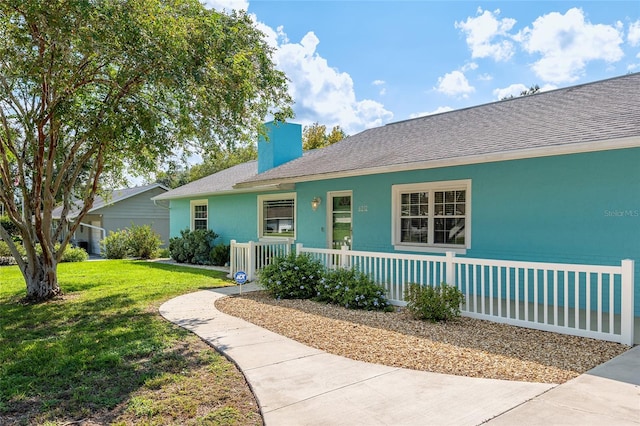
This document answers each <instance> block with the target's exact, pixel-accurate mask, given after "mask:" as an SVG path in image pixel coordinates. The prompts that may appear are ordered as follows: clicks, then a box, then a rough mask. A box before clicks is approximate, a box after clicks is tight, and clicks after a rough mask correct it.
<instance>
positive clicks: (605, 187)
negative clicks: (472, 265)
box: [155, 73, 640, 317]
mask: <svg viewBox="0 0 640 426" xmlns="http://www.w3.org/2000/svg"><path fill="white" fill-rule="evenodd" d="M269 130H270V134H271V135H270V136H271V137H270V141H269V142H265V141H264V140H260V141H259V143H258V148H259V153H258V161H257V162H250V163H246V164H242V165H239V166H236V167H233V168H231V169H228V170H225V171H222V172H220V173H217V174H214V175H212V176H209V177H206V178H204V179H201V180H199V181H195V182H192V183H190V184H188V185H185V186H183V187H180V188H177V189H174V190H171V191H168V192H166V193H163V194H161V195H158V196H156V197H155V199H156V200H170V206H171V210H170V216H171V226H170V233H171V235H172V236H175V235H178V233H179V231H180V230H182V229H185V228H191V229H195V228H198V227H207V228H209V229H213V230H214V231H215V232H216V233H218V234H220V235H221V238H222V239H223V240H224V241H225V242H228V241H229V240H231V239H235V240H238V241H250V240H254V241H255V240H258V239H269V238H272V237H280V236H288V237H292V238H293V239H294V240H295V241H296V242H299V243H303V244H304V246H306V247H317V248H332V247H338V246H341V245H344V244H346V245H348V246H350V247H351V248H352V249H353V250H359V251H374V252H390V253H423V254H442V253H444V252H445V251H453V252H455V253H456V255H457V256H467V257H473V258H484V259H505V260H523V261H534V262H563V263H588V264H604V265H619V264H620V261H621V260H622V259H632V260H634V261H635V280H634V283H635V285H634V293H635V302H634V303H635V305H634V312H635V316H636V317H640V74H637V73H636V74H629V75H625V76H621V77H617V78H612V79H609V80H604V81H599V82H595V83H590V84H584V85H580V86H575V87H569V88H564V89H558V90H554V91H549V92H544V93H539V94H535V95H530V96H523V97H519V98H514V99H509V100H504V101H499V102H494V103H491V104H486V105H480V106H476V107H471V108H465V109H462V110H457V111H450V112H445V113H441V114H436V115H430V116H425V117H420V118H415V119H411V120H406V121H401V122H397V123H391V124H388V125H385V126H382V127H377V128H373V129H369V130H365V131H363V132H361V133H359V134H356V135H354V136H350V137H348V138H346V139H345V140H343V141H341V142H339V143H336V144H334V145H331V146H329V147H326V148H323V149H318V150H315V151H311V152H308V153H306V154H305V155H304V156H302V152H301V148H300V147H301V141H300V135H301V130H300V126H298V125H292V124H287V125H280V126H274V125H273V124H270V125H269ZM294 135H295V136H294ZM292 157H293V158H292Z"/></svg>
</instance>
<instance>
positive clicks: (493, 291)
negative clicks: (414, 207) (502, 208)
mask: <svg viewBox="0 0 640 426" xmlns="http://www.w3.org/2000/svg"><path fill="white" fill-rule="evenodd" d="M251 244H252V245H253V246H252V247H254V248H253V249H251V248H250V245H251ZM284 245H287V242H284V241H281V242H279V243H275V244H274V243H273V242H265V243H262V242H261V243H246V244H237V243H235V247H236V249H234V248H233V247H234V242H232V250H231V255H232V263H231V265H232V268H231V273H232V274H233V273H235V271H237V270H244V271H245V272H247V273H248V274H249V273H251V276H250V278H249V279H254V278H255V272H256V270H259V269H260V268H261V267H262V266H264V265H266V264H268V260H269V258H270V256H273V255H277V254H276V253H283V254H288V253H289V251H288V250H290V248H289V249H285V248H284ZM272 246H273V248H267V247H272ZM257 247H261V248H260V249H258V248H257ZM289 247H290V246H289ZM278 250H280V251H279V252H278ZM296 252H297V253H307V254H309V255H310V256H312V257H313V258H315V259H317V260H319V261H320V262H321V263H322V264H323V265H325V266H326V267H328V268H336V267H354V268H357V269H358V270H359V271H361V272H363V273H365V274H367V275H368V276H370V277H371V278H372V279H373V280H374V281H375V282H377V283H379V284H381V285H382V286H384V287H385V289H386V291H387V297H388V299H389V301H390V302H391V303H393V304H396V305H404V304H406V302H405V301H404V294H405V289H406V286H407V285H408V284H409V283H417V284H420V285H430V286H433V285H437V284H440V283H442V282H446V283H448V284H451V285H455V286H456V287H457V288H458V289H460V291H462V293H463V294H464V295H465V303H464V304H463V305H462V306H461V311H462V315H464V316H468V317H472V318H480V319H485V320H489V321H494V322H501V323H507V324H512V325H518V326H522V327H528V328H534V329H539V330H545V331H553V332H557V333H563V334H570V335H575V336H582V337H591V338H595V339H601V340H608V341H613V342H619V343H624V344H627V345H632V344H633V338H634V330H633V327H634V317H633V297H634V291H633V286H634V262H633V261H632V260H623V261H622V262H621V264H620V266H597V265H574V264H561V263H540V262H519V261H508V260H490V259H474V258H466V257H456V256H455V254H454V253H452V252H448V253H447V254H446V255H445V256H427V255H415V254H399V253H378V252H364V251H352V250H348V247H346V246H345V247H343V249H342V250H332V249H315V248H307V247H304V246H302V244H297V245H296ZM243 253H244V254H243ZM247 253H248V254H247ZM251 253H256V255H255V256H256V257H255V258H254V259H255V261H254V262H253V263H251V262H252V261H251V259H249V257H250V254H251ZM258 253H270V254H271V253H273V254H271V255H270V256H266V257H264V256H263V257H262V258H261V259H259V260H258V258H257V257H258ZM234 257H236V258H238V259H239V260H237V261H236V265H240V263H239V262H241V261H243V260H242V259H246V260H244V261H245V262H249V263H245V264H243V265H248V266H251V265H255V269H251V268H249V267H246V266H245V267H244V269H242V268H240V269H237V268H234V260H233V259H234Z"/></svg>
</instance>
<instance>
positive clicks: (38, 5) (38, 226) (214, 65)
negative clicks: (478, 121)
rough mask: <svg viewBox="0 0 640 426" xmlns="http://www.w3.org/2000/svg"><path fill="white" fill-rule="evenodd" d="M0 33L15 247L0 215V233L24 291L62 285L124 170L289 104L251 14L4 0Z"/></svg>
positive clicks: (185, 1) (0, 138) (221, 138)
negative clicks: (100, 196)
mask: <svg viewBox="0 0 640 426" xmlns="http://www.w3.org/2000/svg"><path fill="white" fill-rule="evenodd" d="M0 40H1V43H0V58H1V59H0V181H1V182H0V183H1V184H0V202H1V203H3V204H4V205H5V207H6V212H7V214H8V216H9V218H10V220H11V221H12V222H13V223H14V224H15V225H16V226H17V228H18V229H19V234H20V239H21V240H22V243H23V244H24V247H25V249H26V252H27V259H26V260H23V259H21V258H20V256H19V254H18V251H17V249H16V243H14V242H13V241H12V240H11V238H9V235H8V233H7V232H6V230H5V229H4V228H3V227H2V226H0V238H2V239H4V240H7V241H8V243H9V246H10V249H11V251H12V253H13V254H14V256H15V257H16V259H17V261H18V265H19V267H20V270H21V271H22V273H23V275H24V278H25V281H26V285H27V298H28V299H31V300H42V299H47V298H50V297H53V296H55V295H57V294H59V293H60V288H59V285H58V282H57V262H58V261H59V260H60V258H61V256H62V251H63V250H64V248H65V247H66V245H67V244H68V243H69V241H70V239H71V237H72V234H73V233H74V231H75V230H76V229H77V228H78V227H79V224H80V221H81V219H82V217H83V216H84V215H85V214H86V212H87V211H88V210H89V209H90V208H91V206H92V203H93V200H94V197H95V195H96V194H97V193H98V192H99V191H100V190H101V188H102V187H105V186H108V185H109V184H110V183H111V182H118V181H121V179H122V176H123V174H124V172H125V170H128V171H134V172H136V171H137V172H144V171H152V170H155V169H156V168H157V167H158V165H159V163H160V162H162V161H163V160H165V159H167V158H170V157H171V156H172V155H173V154H174V153H176V152H178V150H186V151H188V150H193V149H197V150H198V152H207V151H209V150H212V151H213V150H215V149H216V148H217V147H218V146H227V147H233V146H235V145H236V144H237V143H242V142H243V141H253V140H255V138H256V133H257V132H258V131H259V129H260V127H261V125H262V123H263V122H264V120H265V117H266V116H267V115H271V116H273V117H274V118H275V119H276V120H283V119H285V118H287V117H291V116H292V110H291V107H290V105H291V99H290V97H289V95H288V94H287V84H286V76H285V75H284V74H283V73H282V72H280V71H277V70H276V69H275V66H274V64H273V61H272V57H271V53H272V52H271V49H270V48H269V46H268V45H267V43H266V42H265V40H264V37H263V34H262V33H261V32H260V31H259V30H257V29H256V27H255V26H254V25H253V23H252V21H251V19H250V18H249V17H248V16H247V15H246V14H245V13H243V12H233V13H230V14H223V13H219V12H216V11H213V10H208V9H206V8H204V6H202V5H201V4H200V3H199V1H198V0H93V1H86V0H63V1H55V2H47V1H42V0H3V1H2V2H0ZM78 200H80V201H81V204H82V205H83V208H82V210H81V212H80V214H79V215H78V216H77V217H74V218H68V217H67V215H68V212H69V209H70V207H71V205H72V204H73V203H75V202H77V201H78ZM56 204H61V205H62V206H63V209H62V214H61V216H60V217H59V218H54V217H53V215H52V211H53V209H54V207H55V206H56ZM22 206H24V208H22ZM58 241H59V242H60V243H61V244H60V245H59V248H56V245H55V243H56V242H58ZM38 244H40V245H41V250H37V247H36V246H37V245H38ZM40 252H41V254H39V253H40Z"/></svg>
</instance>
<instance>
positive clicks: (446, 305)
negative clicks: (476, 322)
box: [405, 283, 464, 322]
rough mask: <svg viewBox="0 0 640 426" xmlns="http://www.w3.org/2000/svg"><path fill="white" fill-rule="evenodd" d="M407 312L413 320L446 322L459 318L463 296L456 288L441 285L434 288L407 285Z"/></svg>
mask: <svg viewBox="0 0 640 426" xmlns="http://www.w3.org/2000/svg"><path fill="white" fill-rule="evenodd" d="M405 300H406V301H407V310H408V311H409V312H410V313H411V315H412V316H413V317H414V318H417V319H422V320H428V321H432V322H436V321H448V320H451V319H453V318H456V317H459V316H460V305H461V304H463V303H464V294H462V292H461V291H460V290H458V288H457V287H454V286H450V285H447V284H446V283H442V284H440V285H436V286H433V287H432V286H428V285H426V286H422V285H420V284H414V283H412V284H409V285H408V286H407V289H406V291H405Z"/></svg>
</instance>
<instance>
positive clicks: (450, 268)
mask: <svg viewBox="0 0 640 426" xmlns="http://www.w3.org/2000/svg"><path fill="white" fill-rule="evenodd" d="M455 257H456V254H455V253H454V252H452V251H448V252H447V253H446V255H445V265H446V266H445V271H446V277H445V280H446V281H445V282H446V283H447V284H449V285H452V286H455V287H458V285H457V284H456V282H455V276H454V271H455V263H454V262H455ZM438 284H439V283H438Z"/></svg>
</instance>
